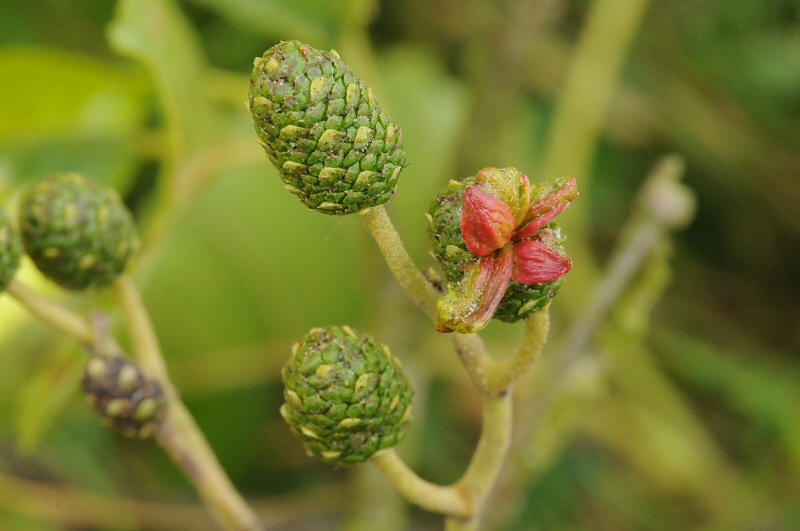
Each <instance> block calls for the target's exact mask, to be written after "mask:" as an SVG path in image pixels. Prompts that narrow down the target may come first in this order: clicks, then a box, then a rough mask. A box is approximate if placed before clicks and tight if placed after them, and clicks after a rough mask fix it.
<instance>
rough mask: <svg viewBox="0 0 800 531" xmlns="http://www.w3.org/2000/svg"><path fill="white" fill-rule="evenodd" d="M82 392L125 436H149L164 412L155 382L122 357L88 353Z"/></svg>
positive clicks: (133, 362) (165, 402)
mask: <svg viewBox="0 0 800 531" xmlns="http://www.w3.org/2000/svg"><path fill="white" fill-rule="evenodd" d="M83 392H84V394H85V395H86V396H87V398H88V399H89V401H90V402H91V404H92V406H93V407H94V409H95V410H97V412H98V413H100V414H101V415H102V416H103V419H104V420H105V422H106V423H107V424H109V425H111V426H114V427H115V428H117V429H118V430H119V431H121V432H122V433H123V434H124V435H126V436H128V437H139V438H142V439H144V438H147V437H150V436H151V435H152V434H153V433H154V432H155V429H156V428H157V427H158V423H159V422H160V421H161V419H162V418H163V417H164V414H165V412H166V406H167V401H166V399H165V397H164V393H163V391H162V389H161V386H160V385H159V384H158V382H156V381H155V380H153V379H151V378H150V376H149V375H148V374H147V373H145V372H144V370H142V368H141V367H139V365H138V364H137V363H136V362H135V361H133V360H131V359H129V358H125V357H123V356H92V357H91V358H90V359H89V361H88V362H87V363H86V367H85V368H84V371H83Z"/></svg>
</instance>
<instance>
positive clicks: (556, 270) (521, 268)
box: [511, 240, 572, 284]
mask: <svg viewBox="0 0 800 531" xmlns="http://www.w3.org/2000/svg"><path fill="white" fill-rule="evenodd" d="M571 268H572V260H570V259H569V258H568V257H566V256H564V255H563V254H559V253H557V252H555V251H553V250H552V249H550V248H548V247H547V246H546V245H544V244H543V243H540V242H537V241H535V240H527V241H524V242H519V243H517V244H516V245H514V272H513V273H512V276H511V278H513V279H514V280H516V281H517V282H521V283H522V284H544V283H546V282H553V281H555V280H558V279H559V278H561V277H563V276H564V275H566V274H567V273H568V272H569V270H570V269H571Z"/></svg>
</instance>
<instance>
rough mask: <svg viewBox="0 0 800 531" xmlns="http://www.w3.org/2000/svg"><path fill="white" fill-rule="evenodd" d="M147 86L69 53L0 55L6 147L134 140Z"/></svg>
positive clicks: (1, 131) (0, 125) (125, 72)
mask: <svg viewBox="0 0 800 531" xmlns="http://www.w3.org/2000/svg"><path fill="white" fill-rule="evenodd" d="M142 81H143V80H142V78H141V76H139V75H137V73H136V72H135V71H133V70H130V69H127V68H120V67H118V66H115V65H112V64H109V63H107V62H105V61H99V60H97V59H93V58H90V57H86V56H81V55H77V54H72V53H69V52H64V51H59V50H48V49H36V48H6V49H0V98H2V101H3V119H2V120H0V146H2V143H3V142H5V141H8V140H11V139H13V140H16V141H21V140H23V139H24V140H27V141H32V140H40V139H42V138H44V139H46V140H54V139H59V138H60V139H61V140H67V139H69V138H70V137H71V136H72V135H80V136H84V137H86V136H98V135H111V136H124V135H126V134H130V133H131V131H133V130H135V129H136V128H138V127H139V126H140V124H141V121H142V111H143V109H142V103H143V102H142V90H143V83H142Z"/></svg>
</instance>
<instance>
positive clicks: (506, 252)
mask: <svg viewBox="0 0 800 531" xmlns="http://www.w3.org/2000/svg"><path fill="white" fill-rule="evenodd" d="M513 267H514V259H513V251H512V248H511V246H510V245H509V246H507V247H505V248H504V249H503V250H501V251H500V252H499V253H494V254H491V255H489V256H485V257H483V258H482V259H481V260H480V261H479V262H477V263H475V264H474V265H473V266H472V267H471V268H470V269H468V270H467V271H466V274H465V275H464V278H463V279H462V280H461V282H459V283H458V284H457V285H453V284H451V285H450V286H449V288H448V291H447V293H446V294H445V295H444V296H443V297H442V298H440V299H439V303H438V309H439V317H438V318H437V319H436V329H437V330H438V331H439V332H459V333H461V334H472V333H475V332H477V331H479V330H480V329H482V328H483V327H484V326H486V325H487V324H488V323H489V321H491V319H492V317H493V316H494V311H495V310H496V309H497V305H498V304H500V301H501V300H502V299H503V295H505V294H506V289H508V283H509V282H510V281H511V271H512V269H513Z"/></svg>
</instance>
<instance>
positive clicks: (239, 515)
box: [114, 275, 261, 530]
mask: <svg viewBox="0 0 800 531" xmlns="http://www.w3.org/2000/svg"><path fill="white" fill-rule="evenodd" d="M114 288H115V292H116V295H117V297H118V299H119V303H120V306H121V308H122V313H123V316H124V318H125V322H126V324H127V326H128V329H129V332H130V336H131V342H132V346H133V351H134V353H135V354H136V356H137V358H138V359H139V362H140V363H141V364H142V366H143V367H144V368H145V369H146V370H147V371H149V372H150V374H151V375H153V376H154V377H155V378H156V379H157V380H158V381H159V383H160V384H161V386H162V387H163V389H164V394H165V396H166V397H167V400H168V401H169V407H168V414H167V417H166V418H165V419H164V421H163V422H162V423H161V425H160V426H159V428H158V430H157V432H156V440H157V441H158V442H159V444H160V445H161V446H162V447H163V448H164V450H165V451H166V452H167V453H168V454H169V455H170V456H171V457H172V459H173V460H174V461H175V463H176V464H178V466H180V467H181V468H182V469H183V471H184V472H185V473H186V475H187V477H188V478H189V480H190V481H191V482H192V483H193V484H194V486H195V488H196V489H197V491H198V492H199V493H200V496H201V497H202V498H203V501H204V502H205V504H206V506H207V507H208V508H209V510H210V512H211V513H212V515H213V516H214V517H215V518H216V520H217V522H218V523H219V524H220V525H221V526H222V527H223V528H225V529H252V530H256V529H260V528H261V526H260V524H259V522H258V518H257V517H256V515H255V513H254V512H253V511H252V510H251V509H250V507H249V506H248V505H247V503H246V502H245V501H244V499H243V498H242V497H241V495H240V494H239V493H238V491H237V490H236V488H235V487H234V486H233V483H231V481H230V479H229V478H228V476H227V475H226V474H225V471H224V470H223V469H222V466H221V465H220V464H219V461H218V460H217V458H216V456H215V455H214V452H213V450H212V449H211V446H210V445H209V444H208V441H206V439H205V437H204V436H203V433H202V431H200V428H199V427H198V426H197V424H196V423H195V421H194V418H193V417H192V415H191V413H189V410H188V409H187V408H186V406H185V405H184V404H183V402H182V401H181V399H180V396H179V395H178V392H177V390H176V389H175V387H174V386H173V385H172V382H171V380H170V379H169V374H168V373H167V367H166V363H165V362H164V358H163V356H162V353H161V346H160V344H159V341H158V338H157V336H156V334H155V330H154V328H153V324H152V322H151V321H150V317H149V315H148V313H147V310H146V308H145V306H144V302H143V301H142V297H141V295H140V293H139V290H138V289H137V288H136V285H135V284H134V283H133V280H132V279H131V278H129V277H127V276H125V275H123V276H122V277H120V278H119V279H118V280H117V282H116V283H115V284H114Z"/></svg>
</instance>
